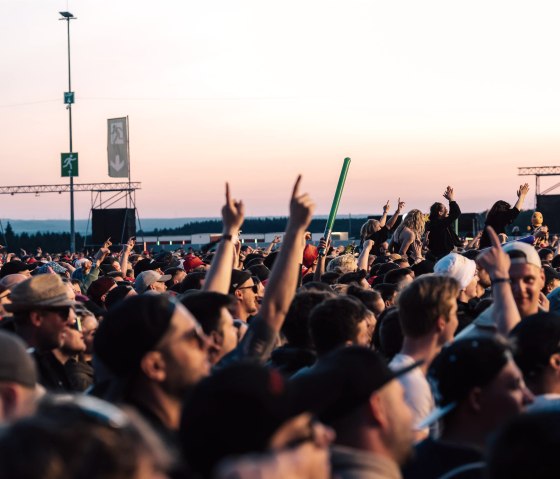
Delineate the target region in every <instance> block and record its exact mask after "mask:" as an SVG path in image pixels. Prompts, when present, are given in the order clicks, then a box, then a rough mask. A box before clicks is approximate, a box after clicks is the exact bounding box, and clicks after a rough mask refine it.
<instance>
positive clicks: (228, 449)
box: [180, 362, 305, 477]
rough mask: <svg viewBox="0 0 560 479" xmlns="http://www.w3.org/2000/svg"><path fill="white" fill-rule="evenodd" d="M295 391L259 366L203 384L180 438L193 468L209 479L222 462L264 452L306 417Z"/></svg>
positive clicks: (191, 400)
mask: <svg viewBox="0 0 560 479" xmlns="http://www.w3.org/2000/svg"><path fill="white" fill-rule="evenodd" d="M304 410H305V409H302V405H301V403H299V402H298V401H297V400H296V393H295V389H294V387H293V385H292V384H290V383H289V382H286V381H285V380H284V378H283V377H282V376H281V374H280V373H279V372H278V371H276V370H275V369H269V368H266V367H264V366H262V365H259V364H256V363H254V362H239V363H235V364H232V365H230V366H226V367H224V368H222V369H219V370H217V371H215V372H214V374H212V375H211V376H209V377H207V378H205V379H203V380H202V381H201V382H200V383H199V384H197V385H196V386H195V387H194V388H193V390H192V391H191V392H190V394H188V396H187V398H186V399H185V402H184V403H183V416H182V418H181V425H180V436H181V440H182V443H183V451H184V453H185V456H186V459H187V461H188V463H189V465H190V466H192V467H193V469H194V470H195V471H196V472H199V473H202V475H203V476H204V477H205V476H206V475H209V474H208V473H209V472H210V470H211V469H212V467H213V466H214V465H215V464H216V463H217V462H218V461H219V460H220V459H222V458H224V457H226V456H229V455H239V454H246V453H254V452H259V451H263V450H264V449H265V448H266V447H267V443H268V441H269V439H270V438H271V437H272V435H273V434H274V432H275V431H276V430H277V429H278V427H280V426H281V425H282V424H283V423H284V422H285V421H286V420H288V419H290V418H292V417H295V416H296V415H298V414H299V413H301V412H303V411H304Z"/></svg>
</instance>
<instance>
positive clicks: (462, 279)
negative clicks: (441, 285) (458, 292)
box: [434, 253, 476, 289]
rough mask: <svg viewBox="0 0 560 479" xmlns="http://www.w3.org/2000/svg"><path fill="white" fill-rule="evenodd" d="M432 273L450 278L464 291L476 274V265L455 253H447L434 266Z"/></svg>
mask: <svg viewBox="0 0 560 479" xmlns="http://www.w3.org/2000/svg"><path fill="white" fill-rule="evenodd" d="M434 273H436V274H441V275H444V276H451V277H452V278H454V279H456V280H457V281H458V282H459V284H460V286H461V289H465V288H466V287H467V286H468V285H469V283H470V282H471V281H472V279H473V278H474V276H475V274H476V263H475V262H474V261H473V260H472V259H468V258H465V257H464V256H462V255H460V254H457V253H449V254H448V255H446V256H444V257H443V258H441V259H440V260H439V261H438V262H437V263H436V264H435V265H434Z"/></svg>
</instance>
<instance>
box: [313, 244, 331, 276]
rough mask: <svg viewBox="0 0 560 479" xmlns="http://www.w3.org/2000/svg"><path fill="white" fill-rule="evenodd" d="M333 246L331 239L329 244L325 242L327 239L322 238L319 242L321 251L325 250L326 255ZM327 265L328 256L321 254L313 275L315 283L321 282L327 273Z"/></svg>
mask: <svg viewBox="0 0 560 479" xmlns="http://www.w3.org/2000/svg"><path fill="white" fill-rule="evenodd" d="M330 246H331V239H330V238H329V241H328V243H327V242H326V241H325V238H321V239H320V240H319V246H318V248H319V251H321V250H324V251H325V253H328V251H329V248H330ZM326 264H327V255H326V254H320V255H319V257H318V258H317V264H316V265H315V272H314V273H313V281H321V276H323V273H324V272H325V265H326Z"/></svg>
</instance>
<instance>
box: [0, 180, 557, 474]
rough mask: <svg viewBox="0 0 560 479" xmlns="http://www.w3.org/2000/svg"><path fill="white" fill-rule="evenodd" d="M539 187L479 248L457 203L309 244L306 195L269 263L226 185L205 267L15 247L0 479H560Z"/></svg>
mask: <svg viewBox="0 0 560 479" xmlns="http://www.w3.org/2000/svg"><path fill="white" fill-rule="evenodd" d="M528 190H529V188H528V186H527V185H521V186H520V188H519V190H518V192H517V201H516V203H515V204H514V206H513V207H512V206H511V205H510V204H509V203H507V202H505V201H498V202H496V203H495V204H494V205H493V206H492V207H491V208H490V209H489V212H488V215H487V219H486V225H485V229H484V230H483V231H481V232H480V233H479V234H478V235H477V236H475V237H474V238H471V239H464V238H460V237H459V236H458V234H457V232H456V230H455V228H454V225H455V222H456V220H457V219H458V218H459V217H460V215H461V209H460V207H459V204H458V202H457V201H456V198H455V192H454V189H453V188H452V187H449V186H448V187H447V188H446V189H445V190H444V193H443V198H444V200H445V201H446V202H447V204H445V203H442V202H435V203H434V204H433V205H432V207H431V208H430V211H429V213H428V214H424V213H423V212H421V211H420V210H418V209H413V210H410V211H409V212H408V213H407V214H406V216H405V217H404V218H402V217H401V215H402V213H403V211H404V208H405V203H404V201H401V199H400V198H399V199H398V201H397V208H396V210H394V213H393V214H392V215H391V217H390V218H388V217H389V212H390V211H391V205H390V202H389V201H387V202H386V203H385V204H384V205H383V206H382V210H383V215H382V216H381V218H380V219H379V220H376V219H371V220H368V221H367V222H366V223H365V224H364V225H363V227H362V229H361V238H360V245H359V247H358V248H357V250H356V252H353V251H352V252H347V250H346V249H345V248H344V247H343V246H335V245H331V243H330V240H329V239H322V240H321V241H320V242H319V243H318V244H313V242H312V241H311V236H310V234H309V233H308V232H307V228H308V226H309V224H310V221H311V219H312V215H313V212H314V207H315V205H314V203H313V200H312V199H311V197H310V196H309V195H308V194H307V193H302V192H301V177H298V179H297V180H296V182H295V185H294V187H293V191H292V194H291V197H290V199H289V220H288V224H287V227H286V231H285V232H284V234H283V235H282V236H278V237H276V238H275V239H274V241H272V243H271V244H270V245H268V246H267V247H266V248H265V247H263V248H258V247H256V248H252V247H250V246H248V245H245V244H242V242H241V241H240V240H239V232H240V228H241V225H242V223H243V221H244V214H245V213H244V210H245V207H244V204H243V202H242V201H239V200H236V199H233V198H232V196H231V193H230V188H229V185H227V184H226V193H225V204H224V206H223V208H222V211H221V215H222V221H223V232H222V235H221V239H220V240H219V241H218V242H217V243H216V244H215V245H214V247H213V248H210V250H208V251H205V252H202V251H195V250H193V249H191V248H189V249H188V250H187V251H184V250H178V251H174V252H161V253H158V254H151V253H150V252H147V251H143V252H140V251H137V248H136V244H135V240H134V238H131V239H130V240H129V241H128V242H127V243H126V244H124V245H118V246H117V245H112V244H111V241H110V240H107V241H106V243H105V244H104V245H103V246H102V247H101V248H100V249H99V251H97V253H96V254H95V255H93V256H87V255H86V254H84V253H79V252H78V253H69V252H67V253H62V254H49V253H47V252H43V251H41V249H40V248H38V249H37V251H36V253H35V254H26V253H25V252H22V254H19V255H16V254H13V253H8V252H7V251H6V250H4V252H3V254H2V266H1V269H0V316H1V319H0V478H29V479H33V478H41V479H55V478H64V479H67V478H68V479H70V478H72V479H74V478H75V479H78V478H86V477H87V478H100V479H101V478H103V479H113V478H115V479H117V478H127V479H128V478H134V479H145V478H202V479H204V478H220V479H230V478H231V479H234V478H236V479H253V478H258V479H264V478H267V479H268V478H270V479H276V478H278V479H280V478H282V479H284V478H303V479H307V478H309V479H322V478H330V477H336V478H342V479H361V478H364V479H365V478H368V479H370V478H371V479H376V478H384V479H392V478H394V479H397V478H402V477H404V478H405V479H413V478H423V479H431V478H433V479H436V478H439V479H443V478H449V479H450V478H456V479H458V478H462V479H466V478H489V479H498V478H505V477H508V478H529V477H530V478H552V477H556V470H557V468H558V466H557V464H556V461H555V454H554V452H553V451H554V449H555V446H556V445H557V444H558V442H557V441H559V440H560V433H559V432H558V431H560V428H556V427H555V426H554V424H559V425H560V287H559V286H560V273H559V269H560V254H559V253H560V251H559V249H560V242H559V241H558V237H557V236H555V235H554V236H553V235H552V234H550V237H549V231H548V228H547V227H546V225H545V224H544V218H543V216H542V214H540V213H539V212H535V213H534V214H533V217H532V220H531V225H528V228H529V230H528V235H527V236H524V237H517V238H515V239H513V238H509V237H508V236H507V234H508V233H510V234H511V231H510V229H511V228H510V226H509V225H510V224H511V222H512V221H513V220H514V219H515V217H516V216H517V215H518V214H519V212H520V210H521V208H522V206H523V201H524V198H525V196H526V195H527V192H528ZM399 220H400V221H399ZM322 251H325V254H320V252H322Z"/></svg>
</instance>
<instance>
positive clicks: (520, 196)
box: [513, 183, 529, 211]
mask: <svg viewBox="0 0 560 479" xmlns="http://www.w3.org/2000/svg"><path fill="white" fill-rule="evenodd" d="M527 193H529V184H528V183H525V184H524V185H520V186H519V189H518V190H517V202H516V203H515V205H513V206H514V208H517V209H518V210H519V211H521V208H523V202H524V201H525V197H526V196H527Z"/></svg>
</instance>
